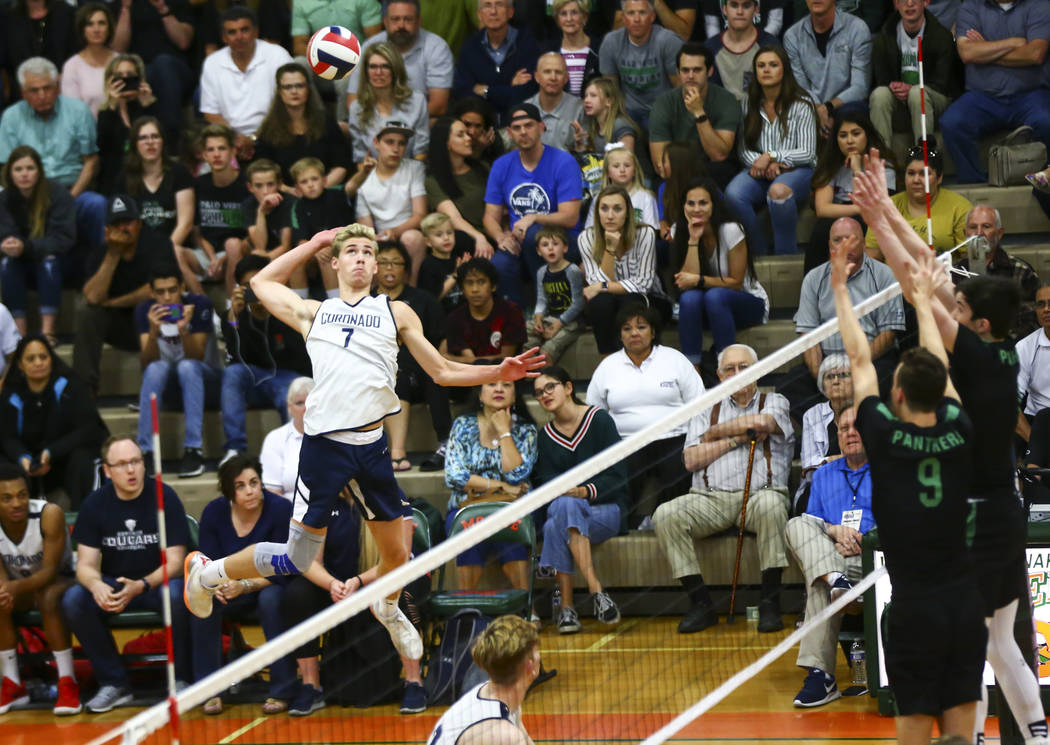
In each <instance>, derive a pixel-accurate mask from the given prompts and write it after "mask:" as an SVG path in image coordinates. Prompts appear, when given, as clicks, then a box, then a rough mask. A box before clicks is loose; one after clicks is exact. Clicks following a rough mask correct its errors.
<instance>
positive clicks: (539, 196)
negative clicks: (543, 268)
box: [476, 103, 583, 307]
mask: <svg viewBox="0 0 1050 745" xmlns="http://www.w3.org/2000/svg"><path fill="white" fill-rule="evenodd" d="M507 122H508V125H507V131H508V132H509V133H510V136H511V139H513V140H514V142H515V144H516V145H517V146H518V149H517V151H516V152H510V153H507V154H506V155H503V156H501V157H499V158H497V159H496V162H495V163H493V164H492V170H490V171H489V180H488V186H487V187H486V189H485V218H484V225H485V232H487V233H488V234H489V236H490V237H491V238H492V241H493V243H494V244H495V245H496V251H495V255H493V256H491V257H487V256H486V257H483V258H491V259H492V263H493V264H494V265H495V266H496V271H497V272H498V273H499V281H500V293H501V294H502V295H503V296H504V297H506V298H507V299H509V300H513V301H514V302H515V303H517V304H518V305H520V306H522V307H524V304H523V299H524V298H523V295H522V290H521V278H522V272H523V271H524V272H527V273H528V276H529V277H535V276H536V272H537V271H538V270H539V268H540V265H541V264H542V263H543V261H542V259H541V258H540V256H539V254H538V253H537V252H536V238H535V236H536V233H537V232H538V231H539V229H540V228H542V227H543V226H544V225H556V226H558V227H560V228H564V229H565V230H567V231H569V236H570V238H571V239H572V245H571V246H570V249H569V260H570V261H579V255H578V254H577V252H576V235H577V234H578V232H579V231H578V230H577V229H576V226H577V223H578V222H579V219H580V200H581V199H582V198H583V175H582V173H581V172H580V167H579V165H577V163H576V159H575V158H573V157H572V156H571V155H569V154H568V153H567V152H565V151H564V150H559V149H558V148H556V147H549V146H545V145H544V144H543V140H542V139H541V138H542V135H543V131H544V125H543V118H542V116H541V115H540V110H539V109H538V108H536V106H535V105H533V104H531V103H523V104H518V105H517V106H513V107H511V108H510V110H509V111H508V112H507ZM505 215H507V216H509V229H508V228H507V227H504V216H505ZM476 255H480V253H478V254H476Z"/></svg>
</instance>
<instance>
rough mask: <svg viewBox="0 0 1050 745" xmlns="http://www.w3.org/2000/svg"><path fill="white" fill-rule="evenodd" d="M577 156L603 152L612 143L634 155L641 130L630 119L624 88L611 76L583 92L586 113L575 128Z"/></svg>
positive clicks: (593, 83) (590, 85)
mask: <svg viewBox="0 0 1050 745" xmlns="http://www.w3.org/2000/svg"><path fill="white" fill-rule="evenodd" d="M572 128H573V130H574V132H575V135H576V152H581V153H582V152H599V153H600V152H603V151H604V150H605V146H606V145H608V144H609V143H611V142H622V143H623V144H624V146H625V147H627V149H628V150H630V151H631V152H634V141H635V138H636V137H637V135H638V126H637V125H636V124H635V123H634V121H633V120H632V119H631V117H630V116H628V115H627V106H626V104H624V101H623V94H622V93H621V92H620V87H619V85H618V84H617V83H616V81H615V80H614V79H613V78H610V77H608V76H606V77H601V78H595V79H594V80H592V81H590V82H589V83H587V86H586V87H585V88H584V89H583V113H582V114H580V118H579V119H578V120H577V121H576V123H575V124H573V127H572Z"/></svg>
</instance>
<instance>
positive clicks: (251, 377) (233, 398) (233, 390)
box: [219, 254, 313, 465]
mask: <svg viewBox="0 0 1050 745" xmlns="http://www.w3.org/2000/svg"><path fill="white" fill-rule="evenodd" d="M269 263H270V262H269V261H267V260H266V258H265V257H262V256H256V255H254V254H250V255H248V256H245V257H244V258H243V259H241V260H240V261H239V262H237V266H236V267H234V272H235V278H236V280H237V285H236V286H235V287H234V290H233V295H232V296H231V297H230V309H229V311H227V313H226V318H225V319H224V320H223V323H222V336H223V339H225V341H226V357H227V359H226V372H225V373H224V374H223V376H222V430H223V434H224V435H225V436H226V454H225V455H224V456H223V458H222V461H220V463H219V465H222V464H223V463H225V462H226V461H227V460H229V459H230V458H232V457H233V456H235V455H237V454H239V453H244V452H246V451H247V450H248V433H247V431H246V430H245V411H246V409H247V408H248V407H249V406H250V407H260V408H261V407H266V406H272V407H273V408H275V409H276V410H277V413H278V414H280V415H281V421H282V422H286V421H288V407H287V405H286V398H287V393H288V386H289V385H291V383H292V381H293V380H295V379H296V378H298V377H300V376H306V377H310V376H311V375H312V374H313V372H312V368H311V366H310V358H309V356H307V354H306V340H305V339H304V338H303V335H302V334H300V333H299V332H298V331H296V330H295V329H293V328H291V327H290V326H288V325H287V324H285V323H284V322H283V321H281V320H280V319H278V318H275V317H274V316H272V315H270V312H269V311H268V310H266V308H265V307H264V306H263V304H262V303H260V302H258V301H257V300H254V299H252V298H251V297H250V296H248V297H246V291H247V290H248V289H249V288H248V282H249V281H251V278H252V277H254V276H255V274H256V273H257V272H258V271H259V270H260V269H262V268H263V267H264V266H266V265H267V264H269Z"/></svg>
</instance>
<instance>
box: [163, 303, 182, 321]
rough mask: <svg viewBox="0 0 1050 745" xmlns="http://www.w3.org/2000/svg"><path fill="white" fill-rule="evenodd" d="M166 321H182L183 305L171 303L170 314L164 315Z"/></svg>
mask: <svg viewBox="0 0 1050 745" xmlns="http://www.w3.org/2000/svg"><path fill="white" fill-rule="evenodd" d="M164 320H165V321H181V320H182V306H181V305H169V306H168V315H166V316H164Z"/></svg>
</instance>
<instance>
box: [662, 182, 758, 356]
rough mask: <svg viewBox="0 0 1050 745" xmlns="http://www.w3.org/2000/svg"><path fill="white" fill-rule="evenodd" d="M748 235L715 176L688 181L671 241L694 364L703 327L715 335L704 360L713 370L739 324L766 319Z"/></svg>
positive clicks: (684, 334)
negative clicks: (717, 358)
mask: <svg viewBox="0 0 1050 745" xmlns="http://www.w3.org/2000/svg"><path fill="white" fill-rule="evenodd" d="M749 239H750V236H749V235H747V234H746V233H745V231H744V227H743V226H742V225H741V224H740V223H739V222H737V221H736V219H735V217H734V216H733V214H732V213H731V212H730V211H729V208H728V207H727V206H726V203H725V200H724V199H723V198H722V196H721V194H720V193H719V191H718V186H717V184H716V183H715V181H714V179H711V178H707V177H702V178H698V179H694V180H693V181H691V182H690V183H689V185H688V187H687V189H686V192H685V197H684V198H683V199H682V205H681V210H680V213H679V217H678V220H677V221H676V227H675V234H674V241H673V242H672V244H671V269H672V270H673V271H674V272H675V274H674V290H673V292H677V294H678V304H679V311H678V334H679V336H680V338H681V345H682V353H683V354H685V356H686V357H688V358H689V361H690V362H692V363H693V364H694V365H699V364H700V362H701V357H702V355H703V353H704V351H703V334H704V329H705V328H706V329H710V331H711V335H712V337H713V340H714V345H713V352H714V353H713V354H710V353H709V356H708V358H707V359H706V360H705V362H706V363H709V367H710V369H711V370H714V369H715V368H716V366H717V365H716V360H715V357H716V355H717V354H718V352H721V351H722V350H723V349H725V348H726V347H728V346H729V345H731V344H733V343H734V342H735V341H736V332H737V329H741V328H748V327H750V326H757V325H758V324H761V323H765V322H766V321H767V320H769V297H768V296H767V295H766V291H765V290H764V289H763V288H762V285H760V284H759V282H758V279H757V278H756V276H755V267H754V262H753V261H752V257H751V250H750V246H749Z"/></svg>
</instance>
